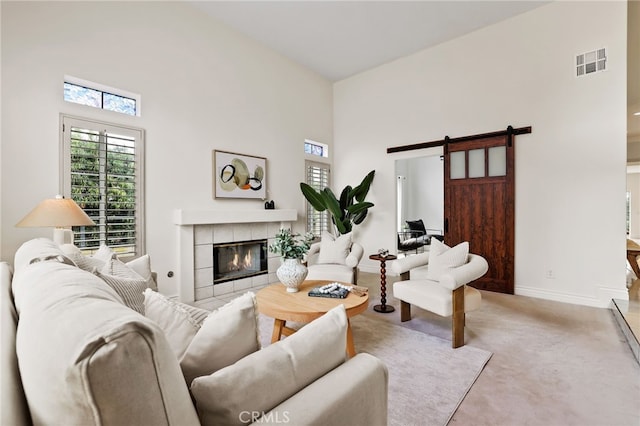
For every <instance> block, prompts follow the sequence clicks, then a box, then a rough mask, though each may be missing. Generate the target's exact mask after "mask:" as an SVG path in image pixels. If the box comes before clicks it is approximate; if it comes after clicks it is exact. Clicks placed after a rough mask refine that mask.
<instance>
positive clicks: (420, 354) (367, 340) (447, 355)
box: [260, 315, 491, 426]
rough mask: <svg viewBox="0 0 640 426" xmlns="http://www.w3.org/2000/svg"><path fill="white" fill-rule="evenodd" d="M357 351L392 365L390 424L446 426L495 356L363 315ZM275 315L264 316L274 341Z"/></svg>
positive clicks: (356, 328) (264, 336)
mask: <svg viewBox="0 0 640 426" xmlns="http://www.w3.org/2000/svg"><path fill="white" fill-rule="evenodd" d="M351 326H352V329H353V336H354V343H355V347H356V351H357V352H367V353H370V354H372V355H375V356H376V357H378V358H380V359H381V360H382V361H383V362H384V363H385V364H386V365H387V368H388V369H389V425H390V426H393V425H399V426H400V425H402V426H411V425H430V426H431V425H446V424H447V423H448V422H449V420H450V419H451V416H452V415H453V413H454V412H455V410H456V408H457V407H458V405H459V404H460V402H461V401H462V399H463V398H464V396H465V395H466V394H467V392H468V391H469V389H470V388H471V385H473V383H474V382H475V381H476V379H477V378H478V376H479V375H480V373H481V372H482V369H483V368H484V366H485V365H486V363H487V362H488V361H489V358H491V353H490V352H487V351H485V350H482V349H476V348H473V347H471V346H468V345H467V346H464V347H462V348H459V349H456V350H454V349H452V348H451V342H450V341H447V340H443V339H440V338H438V337H434V336H429V335H427V334H424V333H421V332H418V331H414V330H410V329H407V328H403V327H398V326H396V325H393V324H390V323H388V322H385V321H381V320H378V319H373V318H369V317H367V316H365V315H358V316H356V317H354V318H352V319H351ZM272 329H273V319H271V318H268V317H265V316H264V315H261V316H260V337H261V342H262V344H263V346H266V345H268V344H269V342H270V339H271V331H272Z"/></svg>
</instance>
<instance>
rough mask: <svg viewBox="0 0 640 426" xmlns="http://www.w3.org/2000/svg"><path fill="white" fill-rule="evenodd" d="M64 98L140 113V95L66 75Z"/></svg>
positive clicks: (100, 106)
mask: <svg viewBox="0 0 640 426" xmlns="http://www.w3.org/2000/svg"><path fill="white" fill-rule="evenodd" d="M64 100H65V101H67V102H73V103H76V104H81V105H87V106H90V107H94V108H100V109H105V110H108V111H115V112H120V113H122V114H127V115H134V116H136V115H140V95H136V94H133V93H128V92H125V91H123V90H120V89H115V88H112V87H107V86H104V85H102V84H99V83H93V82H90V81H86V80H81V79H78V78H75V77H70V76H66V77H65V81H64Z"/></svg>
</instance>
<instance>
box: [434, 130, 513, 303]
mask: <svg viewBox="0 0 640 426" xmlns="http://www.w3.org/2000/svg"><path fill="white" fill-rule="evenodd" d="M512 142H513V136H512V135H504V136H497V137H496V136H494V137H487V138H478V139H468V140H465V141H462V142H455V143H446V144H445V168H444V174H445V180H444V186H445V188H444V197H445V205H444V215H445V242H446V243H447V244H448V245H450V246H453V245H455V244H458V243H460V242H462V241H469V250H470V252H471V253H475V254H479V255H481V256H483V257H484V258H485V259H487V261H488V263H489V271H488V272H487V274H486V275H485V276H484V277H483V278H481V279H480V280H478V281H476V282H475V283H474V284H473V287H476V288H479V289H483V290H490V291H497V292H500V293H509V294H513V288H514V283H513V277H514V232H515V227H514V223H515V221H514V216H515V211H514V188H515V185H514V168H515V165H514V147H513V145H514V144H513V143H512Z"/></svg>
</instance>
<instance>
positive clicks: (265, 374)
mask: <svg viewBox="0 0 640 426" xmlns="http://www.w3.org/2000/svg"><path fill="white" fill-rule="evenodd" d="M346 335H347V315H346V312H345V309H344V305H339V306H337V307H336V308H334V309H332V310H330V311H329V312H327V313H326V314H325V315H323V316H322V317H320V318H318V319H317V320H315V321H313V322H311V323H309V324H307V325H305V326H304V327H302V328H301V329H300V330H299V331H297V332H296V333H294V334H293V335H291V336H289V337H287V338H286V339H284V340H282V341H280V342H277V343H274V344H272V345H269V346H267V347H266V348H264V349H262V350H261V351H258V352H254V353H252V354H250V355H247V356H246V357H244V358H242V359H241V360H239V361H238V362H236V363H235V364H233V365H231V366H229V367H227V368H223V369H221V370H218V371H217V372H215V373H213V374H211V375H209V376H204V377H198V378H196V379H195V380H194V381H193V383H192V384H191V394H192V395H193V397H194V398H195V400H196V406H197V411H198V416H199V417H200V421H201V423H202V424H225V425H234V424H243V423H242V418H243V416H241V415H240V414H241V413H242V412H260V413H266V412H268V411H269V410H271V409H273V408H274V407H276V406H277V405H278V404H280V403H281V402H282V401H284V400H285V399H287V398H289V397H291V395H293V394H295V393H296V392H298V391H300V390H301V389H302V388H304V387H306V386H307V385H309V384H311V383H313V382H314V381H316V380H317V379H319V378H320V377H322V376H323V375H325V374H326V373H327V372H329V371H331V370H333V369H334V368H336V367H337V366H339V365H340V364H342V363H343V362H344V361H345V357H346V355H345V353H346ZM310 403H313V402H310ZM246 421H247V422H248V421H250V419H247V420H246ZM258 423H259V421H258Z"/></svg>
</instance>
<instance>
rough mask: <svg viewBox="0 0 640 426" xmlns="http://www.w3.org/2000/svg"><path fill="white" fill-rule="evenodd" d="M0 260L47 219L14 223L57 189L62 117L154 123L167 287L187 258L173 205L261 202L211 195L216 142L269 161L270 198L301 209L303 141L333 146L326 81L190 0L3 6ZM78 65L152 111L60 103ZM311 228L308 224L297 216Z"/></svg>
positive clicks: (152, 152) (152, 233)
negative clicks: (31, 224) (135, 113)
mask: <svg viewBox="0 0 640 426" xmlns="http://www.w3.org/2000/svg"><path fill="white" fill-rule="evenodd" d="M1 7H2V104H3V105H2V106H3V108H2V123H3V127H2V173H1V178H2V194H1V202H2V218H1V220H2V259H3V260H8V261H12V259H13V255H14V253H15V250H16V249H17V247H18V246H19V245H20V244H21V243H22V242H23V241H25V240H27V239H29V238H32V237H35V236H50V235H51V230H49V229H24V228H15V227H14V224H15V223H16V222H18V221H19V220H20V218H22V217H23V216H24V215H25V214H26V213H27V212H29V211H30V210H31V209H32V208H33V207H34V206H35V205H36V204H37V203H38V202H39V201H41V200H42V199H44V198H47V197H52V196H54V195H55V194H56V193H58V192H59V188H58V173H59V165H58V155H59V153H58V144H59V135H58V130H59V123H58V121H59V114H60V113H67V114H73V115H77V116H83V117H91V118H98V119H103V120H106V121H111V122H117V123H122V124H125V125H131V126H136V127H141V128H143V129H145V130H146V167H147V169H146V209H147V210H146V213H147V214H146V216H147V218H146V235H147V251H148V252H149V253H150V255H151V258H152V263H153V267H154V269H156V270H157V271H158V273H159V279H160V290H161V291H163V292H165V293H167V294H175V293H177V290H176V289H177V284H178V283H177V282H176V278H175V277H174V278H173V279H169V278H167V272H168V271H170V270H174V269H175V268H176V263H177V253H176V246H177V241H176V235H177V231H176V229H175V228H176V227H175V226H174V225H173V223H172V212H173V210H174V209H178V208H186V209H229V210H231V209H238V208H243V209H244V208H246V209H262V208H263V202H262V201H254V200H214V199H213V198H212V178H211V168H212V164H211V151H212V150H213V149H222V150H229V151H233V152H238V153H243V154H252V155H257V156H264V157H267V159H268V163H267V179H268V186H269V191H270V192H269V195H268V197H269V198H271V199H273V200H275V203H276V206H277V207H279V208H293V209H297V210H298V212H299V217H301V216H302V214H303V212H304V199H303V197H302V196H301V194H300V190H299V187H298V184H299V182H300V181H302V180H304V152H303V142H304V139H305V138H310V139H313V140H316V141H319V142H322V143H326V144H329V145H331V144H332V86H331V83H330V82H328V81H327V80H325V79H323V78H321V77H319V76H318V75H316V74H314V73H312V72H310V71H308V70H306V69H304V68H302V67H301V66H299V65H296V64H294V63H292V62H290V61H289V60H287V59H285V58H283V57H282V56H280V55H278V54H276V53H274V52H273V51H270V50H268V49H266V48H263V47H261V46H260V45H258V44H257V43H255V42H253V41H251V40H249V39H247V38H244V37H242V36H240V35H238V34H237V33H235V32H233V31H231V30H229V29H227V27H225V26H223V25H218V24H217V23H216V22H214V21H212V20H211V19H210V18H207V17H205V16H204V15H202V14H201V12H199V11H197V10H194V9H192V8H191V7H190V6H188V5H186V4H183V3H181V2H113V3H112V2H63V3H52V2H38V3H32V2H17V3H7V2H2V3H1ZM65 74H67V75H72V76H75V77H79V78H83V79H86V80H90V81H95V82H99V83H102V84H105V85H108V86H111V87H117V88H120V89H123V90H127V91H131V92H134V93H140V94H141V95H142V116H141V117H139V118H133V117H126V116H123V115H122V114H117V113H111V112H104V111H98V110H95V109H92V108H89V107H83V106H79V105H74V104H69V103H66V102H64V101H63V100H62V83H63V76H64V75H65ZM298 226H299V227H300V229H297V230H298V231H302V230H303V228H302V226H303V225H302V222H300V224H299V225H298Z"/></svg>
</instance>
